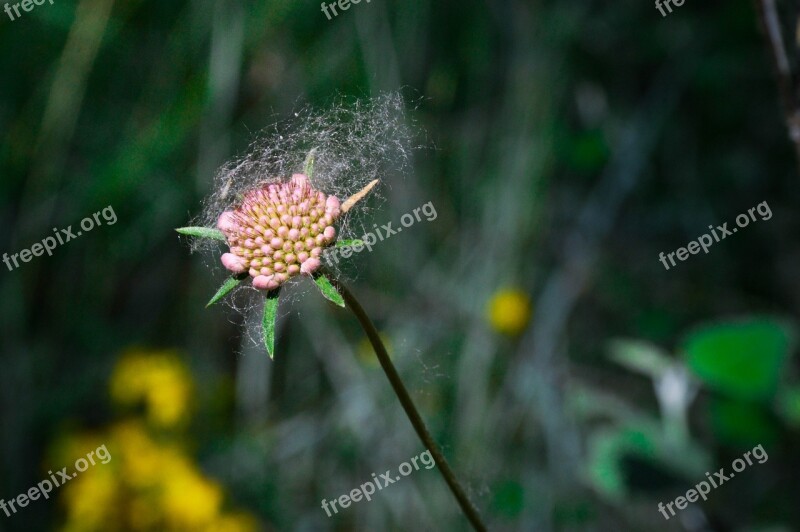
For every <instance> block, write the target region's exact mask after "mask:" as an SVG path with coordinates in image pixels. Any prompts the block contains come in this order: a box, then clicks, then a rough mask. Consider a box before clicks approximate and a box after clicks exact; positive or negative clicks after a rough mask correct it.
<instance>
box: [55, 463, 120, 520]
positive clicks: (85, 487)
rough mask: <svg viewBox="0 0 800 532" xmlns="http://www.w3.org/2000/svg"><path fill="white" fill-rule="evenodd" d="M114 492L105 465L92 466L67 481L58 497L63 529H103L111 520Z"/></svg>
mask: <svg viewBox="0 0 800 532" xmlns="http://www.w3.org/2000/svg"><path fill="white" fill-rule="evenodd" d="M118 493H119V483H118V481H117V479H116V478H115V476H114V471H113V469H111V468H109V467H106V466H102V467H92V468H90V469H88V470H86V471H84V472H83V473H81V474H80V475H78V476H77V477H75V478H74V479H72V480H70V482H69V484H67V485H66V486H65V489H64V493H63V495H62V500H63V502H64V505H65V507H66V514H67V523H68V524H67V526H66V527H65V530H70V531H73V530H74V531H78V530H102V529H104V528H105V527H106V526H107V525H108V524H109V523H110V521H113V519H112V516H113V514H114V510H115V508H116V504H114V503H115V499H116V498H117V495H118Z"/></svg>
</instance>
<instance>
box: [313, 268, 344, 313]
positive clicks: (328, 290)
mask: <svg viewBox="0 0 800 532" xmlns="http://www.w3.org/2000/svg"><path fill="white" fill-rule="evenodd" d="M314 282H315V283H317V286H318V287H319V291H320V292H322V295H323V296H324V297H325V299H327V300H328V301H330V302H331V303H334V304H335V305H339V306H340V307H344V299H343V298H342V294H340V293H339V291H338V290H336V287H334V286H333V285H332V284H331V282H330V280H329V279H328V278H327V277H326V276H325V274H320V275H317V276H315V277H314Z"/></svg>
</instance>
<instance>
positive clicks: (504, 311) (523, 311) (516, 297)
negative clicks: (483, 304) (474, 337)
mask: <svg viewBox="0 0 800 532" xmlns="http://www.w3.org/2000/svg"><path fill="white" fill-rule="evenodd" d="M488 319H489V323H490V325H491V326H492V328H494V330H496V331H497V332H500V333H503V334H509V335H517V334H520V333H521V332H522V331H524V330H525V327H527V325H528V321H530V319H531V302H530V299H529V298H528V296H527V294H525V293H524V292H522V291H520V290H515V289H506V290H500V291H499V292H497V293H495V294H494V296H492V299H491V300H490V301H489V307H488Z"/></svg>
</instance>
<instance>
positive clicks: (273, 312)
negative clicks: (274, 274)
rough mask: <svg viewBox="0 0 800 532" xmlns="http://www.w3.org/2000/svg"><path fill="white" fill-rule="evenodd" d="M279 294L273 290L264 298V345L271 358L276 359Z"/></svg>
mask: <svg viewBox="0 0 800 532" xmlns="http://www.w3.org/2000/svg"><path fill="white" fill-rule="evenodd" d="M278 293H279V290H273V291H271V292H268V293H267V297H266V298H264V322H263V325H264V345H265V346H266V348H267V354H268V355H269V358H274V357H275V319H276V318H277V317H278Z"/></svg>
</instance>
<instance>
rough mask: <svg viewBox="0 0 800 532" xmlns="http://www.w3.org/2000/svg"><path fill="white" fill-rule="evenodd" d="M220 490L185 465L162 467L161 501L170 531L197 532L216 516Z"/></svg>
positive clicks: (181, 462)
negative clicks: (187, 531) (162, 487)
mask: <svg viewBox="0 0 800 532" xmlns="http://www.w3.org/2000/svg"><path fill="white" fill-rule="evenodd" d="M222 498H223V495H222V489H221V488H220V487H219V486H218V485H217V484H215V483H214V482H211V481H210V480H208V479H206V478H205V477H203V476H202V474H201V473H200V472H198V471H196V470H195V469H194V468H193V467H191V466H190V465H189V464H188V463H186V462H183V461H175V462H171V463H169V464H166V470H165V472H164V490H163V494H162V500H163V505H164V510H165V513H166V515H167V522H168V524H169V525H170V526H171V528H172V529H177V530H182V529H186V530H198V529H200V528H202V527H204V526H207V525H209V524H211V522H212V521H213V520H214V519H215V518H216V517H217V516H218V515H219V510H220V507H221V506H222Z"/></svg>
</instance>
